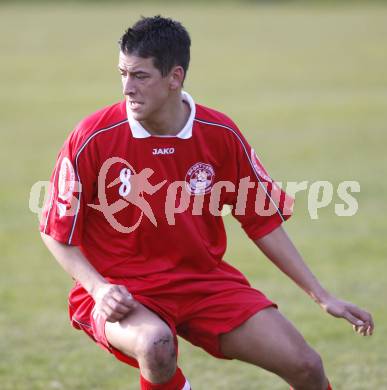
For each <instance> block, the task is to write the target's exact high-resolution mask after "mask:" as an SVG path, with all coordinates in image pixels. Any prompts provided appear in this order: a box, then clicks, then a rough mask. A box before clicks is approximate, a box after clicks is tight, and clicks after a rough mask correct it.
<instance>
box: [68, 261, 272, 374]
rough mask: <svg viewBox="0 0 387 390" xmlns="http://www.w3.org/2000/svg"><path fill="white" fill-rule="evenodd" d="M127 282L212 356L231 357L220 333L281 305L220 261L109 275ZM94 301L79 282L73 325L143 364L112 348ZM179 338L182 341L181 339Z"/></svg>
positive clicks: (143, 300)
mask: <svg viewBox="0 0 387 390" xmlns="http://www.w3.org/2000/svg"><path fill="white" fill-rule="evenodd" d="M106 279H107V280H109V281H110V282H111V283H115V284H121V285H124V286H126V287H127V289H128V291H129V292H130V293H131V294H132V295H133V297H134V298H135V299H136V300H137V301H139V302H140V303H142V304H143V305H144V306H146V307H147V308H148V309H150V310H152V311H153V312H154V313H156V314H157V315H158V316H159V317H160V318H161V319H163V320H164V321H165V322H166V323H167V324H168V325H169V327H170V328H171V331H172V333H173V335H174V336H175V338H176V335H179V336H181V337H183V338H184V339H186V340H187V341H189V342H190V343H192V344H193V345H196V346H199V347H201V348H203V349H204V350H205V351H207V352H208V353H210V354H211V355H213V356H215V357H218V358H222V359H226V357H225V356H224V355H222V353H221V351H220V343H219V336H220V335H221V334H222V333H227V332H230V331H231V330H233V329H235V328H236V327H238V326H239V325H241V324H243V323H244V322H245V321H246V320H247V319H248V318H249V317H251V316H252V315H253V314H255V313H257V312H258V311H260V310H262V309H264V308H267V307H269V306H275V307H276V305H275V304H274V303H273V302H271V301H270V300H268V299H267V298H266V297H265V295H263V294H262V293H261V292H260V291H258V290H256V289H254V288H252V287H251V286H250V284H249V282H248V281H247V279H246V278H245V277H244V276H243V274H242V273H241V272H239V271H238V270H237V269H235V268H234V267H232V266H231V265H229V264H227V263H226V262H221V263H220V264H219V266H218V267H217V268H215V269H213V270H212V271H210V272H208V273H205V274H198V273H195V274H193V273H189V272H186V273H185V272H179V273H171V272H169V273H168V272H166V273H161V274H160V273H158V274H153V275H147V276H141V277H133V278H130V280H128V279H110V278H106ZM93 307H94V300H93V299H92V297H91V296H90V295H89V294H88V293H87V292H86V291H85V290H84V289H83V288H82V287H81V285H80V284H78V283H77V284H76V285H75V286H74V288H73V289H72V290H71V292H70V295H69V314H70V319H71V323H72V325H73V326H74V327H75V328H76V329H82V330H83V331H85V332H86V333H87V334H88V335H89V336H90V337H91V338H92V339H93V340H94V341H95V342H96V343H97V344H98V345H99V346H101V347H102V348H104V349H106V350H108V351H109V352H111V353H113V354H114V355H115V356H116V357H117V358H118V359H119V360H121V361H123V362H125V363H127V364H130V365H132V366H135V367H138V364H137V361H136V360H135V359H133V358H131V357H128V356H126V355H124V354H123V353H122V352H120V351H119V350H117V349H116V348H114V347H112V346H111V345H110V344H109V343H108V341H107V339H106V336H105V320H103V319H102V318H101V317H97V318H94V317H93V315H92V310H93ZM176 342H177V340H176Z"/></svg>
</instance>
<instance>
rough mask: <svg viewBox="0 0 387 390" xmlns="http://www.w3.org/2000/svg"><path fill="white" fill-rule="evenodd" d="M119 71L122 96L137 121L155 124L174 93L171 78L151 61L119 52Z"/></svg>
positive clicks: (150, 59)
mask: <svg viewBox="0 0 387 390" xmlns="http://www.w3.org/2000/svg"><path fill="white" fill-rule="evenodd" d="M118 68H119V71H120V73H121V80H122V88H123V94H124V95H125V98H126V100H127V103H128V108H129V109H130V110H131V113H132V116H133V118H134V119H136V120H137V121H152V120H157V118H158V117H159V116H160V115H162V111H163V108H165V106H166V103H167V101H168V97H169V95H170V91H171V78H170V77H169V75H167V76H166V77H162V76H161V73H160V71H159V70H158V69H157V68H155V66H154V65H153V59H152V58H142V57H138V56H136V55H128V54H124V53H122V52H120V57H119V63H118Z"/></svg>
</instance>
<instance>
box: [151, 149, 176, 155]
mask: <svg viewBox="0 0 387 390" xmlns="http://www.w3.org/2000/svg"><path fill="white" fill-rule="evenodd" d="M173 153H175V148H154V149H153V151H152V154H153V155H158V154H173Z"/></svg>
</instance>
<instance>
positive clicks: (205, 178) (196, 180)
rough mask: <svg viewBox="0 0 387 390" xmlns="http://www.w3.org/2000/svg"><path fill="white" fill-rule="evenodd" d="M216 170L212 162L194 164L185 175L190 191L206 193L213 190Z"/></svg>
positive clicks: (200, 193)
mask: <svg viewBox="0 0 387 390" xmlns="http://www.w3.org/2000/svg"><path fill="white" fill-rule="evenodd" d="M214 176H215V171H214V168H212V166H211V165H210V164H205V163H202V162H198V163H196V164H194V165H193V166H192V167H191V168H190V169H188V172H187V174H186V176H185V182H186V186H187V189H188V191H189V192H190V193H191V194H192V195H204V194H207V193H208V192H210V191H211V188H212V183H213V181H214Z"/></svg>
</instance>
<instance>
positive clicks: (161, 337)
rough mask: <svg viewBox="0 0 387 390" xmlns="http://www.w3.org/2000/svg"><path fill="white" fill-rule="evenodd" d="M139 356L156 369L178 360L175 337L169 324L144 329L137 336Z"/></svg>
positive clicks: (136, 350) (136, 349) (137, 353)
mask: <svg viewBox="0 0 387 390" xmlns="http://www.w3.org/2000/svg"><path fill="white" fill-rule="evenodd" d="M135 352H136V355H137V358H138V359H140V360H143V361H146V362H147V365H150V366H153V367H154V368H155V369H163V368H164V367H166V366H169V365H170V364H171V362H174V361H175V360H176V349H175V343H174V337H173V334H172V332H171V330H170V329H169V328H168V327H167V326H165V327H164V326H162V327H157V328H153V329H148V330H144V331H142V332H141V334H140V335H139V337H138V338H137V342H136V348H135Z"/></svg>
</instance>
